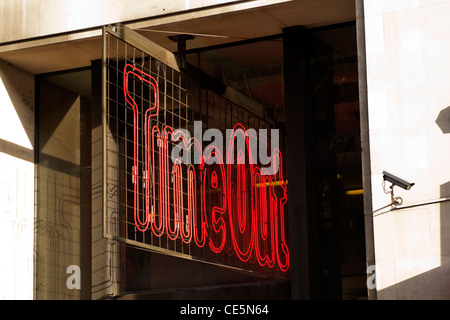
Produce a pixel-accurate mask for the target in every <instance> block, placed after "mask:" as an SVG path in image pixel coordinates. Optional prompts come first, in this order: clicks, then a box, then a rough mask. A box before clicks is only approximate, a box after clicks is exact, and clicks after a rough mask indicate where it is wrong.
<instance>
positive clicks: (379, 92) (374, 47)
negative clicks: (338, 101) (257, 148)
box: [363, 0, 450, 299]
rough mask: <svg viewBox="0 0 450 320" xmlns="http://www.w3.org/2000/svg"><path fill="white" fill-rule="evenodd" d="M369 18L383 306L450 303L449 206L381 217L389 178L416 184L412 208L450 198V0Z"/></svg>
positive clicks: (406, 0) (370, 3) (374, 6)
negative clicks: (386, 303)
mask: <svg viewBox="0 0 450 320" xmlns="http://www.w3.org/2000/svg"><path fill="white" fill-rule="evenodd" d="M364 11H365V16H364V20H365V38H366V62H367V99H368V115H369V123H368V126H369V139H370V167H371V186H372V208H373V211H374V213H373V227H374V245H375V260H376V285H377V298H378V299H449V298H450V287H449V286H448V279H449V278H448V277H449V276H450V259H449V258H450V242H449V240H450V233H449V227H450V202H448V201H444V202H439V203H436V204H429V205H418V206H414V207H409V208H406V209H404V210H397V211H392V210H390V208H386V209H382V210H378V209H380V208H382V207H384V206H386V205H387V204H389V203H390V195H389V194H386V193H385V192H384V189H383V185H382V182H383V179H382V172H383V170H386V171H388V172H391V173H393V174H395V175H397V176H400V177H403V178H404V179H406V180H409V181H412V182H414V183H415V186H413V188H412V189H411V190H409V191H405V190H403V189H401V188H398V187H396V188H395V189H394V190H395V196H400V197H402V199H403V206H409V205H413V204H417V203H420V202H423V201H430V200H436V199H441V198H445V197H450V167H449V166H448V163H449V162H448V161H449V159H450V107H449V106H450V59H449V57H450V19H449V13H450V1H449V0H440V1H436V0H435V1H433V0H396V1H388V0H382V1H380V0H365V1H364ZM363 147H364V146H363ZM385 187H386V189H389V187H390V184H389V183H387V184H386V186H385ZM366 214H367V212H366Z"/></svg>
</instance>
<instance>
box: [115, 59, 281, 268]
mask: <svg viewBox="0 0 450 320" xmlns="http://www.w3.org/2000/svg"><path fill="white" fill-rule="evenodd" d="M130 76H133V77H135V79H138V80H139V81H140V82H142V83H144V84H146V85H148V86H149V88H151V91H153V106H150V107H149V108H148V109H147V110H146V111H145V114H144V116H143V119H144V120H143V121H144V123H143V129H144V130H143V133H144V138H143V140H144V141H139V128H141V127H142V125H141V124H140V123H139V110H138V105H137V103H136V101H135V100H134V99H133V98H132V94H131V93H130V91H129V79H130ZM123 84H124V86H123V90H124V96H125V100H126V103H127V106H130V107H131V109H132V110H133V139H134V140H133V170H132V177H133V179H132V181H133V194H134V209H133V210H134V222H135V226H136V228H137V229H138V230H139V231H141V232H144V231H146V230H147V229H149V228H150V229H151V231H152V233H153V234H154V235H155V236H157V237H161V236H162V235H166V236H167V237H168V238H169V239H170V240H177V239H181V240H182V241H183V242H184V243H191V242H194V243H195V244H196V245H197V246H198V247H205V246H206V245H207V246H208V247H209V249H210V250H211V251H212V252H214V253H216V254H219V253H221V252H222V251H225V250H228V251H229V250H231V251H232V252H233V253H234V254H235V255H236V256H237V257H238V258H239V259H240V260H241V261H243V262H247V261H251V260H252V258H253V259H254V260H256V261H257V262H258V264H259V265H260V266H262V267H264V266H267V267H269V268H273V267H274V266H275V265H277V266H278V267H279V268H280V269H281V270H282V271H287V270H288V269H289V249H288V245H287V243H286V232H285V216H284V207H285V204H286V200H287V190H286V183H285V181H284V179H283V174H282V172H283V170H282V155H281V152H280V150H279V149H277V148H276V149H275V150H273V154H272V155H271V156H272V158H273V159H274V160H275V163H276V164H277V165H276V166H273V168H272V170H273V172H271V174H269V175H267V174H265V175H263V174H262V173H261V169H260V168H259V167H258V166H257V165H255V164H253V163H254V161H253V157H254V156H255V155H253V154H252V153H251V148H250V146H249V137H248V135H247V134H246V130H245V128H244V126H243V125H241V124H236V125H235V127H234V128H233V131H232V134H231V136H230V138H229V139H230V140H229V141H228V142H229V143H228V144H227V146H228V148H229V149H228V152H227V155H228V158H227V159H224V158H223V155H222V154H221V151H220V150H218V149H217V148H216V147H214V146H212V145H210V146H208V147H207V148H206V149H205V154H206V155H209V156H205V157H208V158H206V160H208V159H209V157H212V156H214V157H215V159H216V160H217V161H218V163H217V162H216V163H215V164H214V165H210V166H207V165H206V164H205V159H204V158H203V157H204V156H203V150H201V143H200V142H199V141H198V140H197V139H196V138H190V137H189V138H188V137H187V136H186V135H185V134H184V132H182V131H180V130H174V129H173V128H172V127H170V126H165V127H163V128H159V127H158V126H156V125H154V126H151V119H152V118H153V117H155V116H156V115H157V114H158V112H159V89H158V82H157V81H156V79H155V78H153V77H152V76H151V75H149V74H147V73H144V72H142V71H141V70H138V69H137V68H135V67H134V66H132V65H130V64H127V65H125V68H124V74H123ZM237 136H241V137H242V138H244V139H245V145H246V151H247V152H246V153H245V154H247V155H248V156H247V157H248V160H249V161H248V162H245V159H244V158H245V155H244V152H242V151H239V150H238V152H237V154H236V158H237V160H238V161H237V164H231V163H235V161H233V160H235V159H231V158H230V157H232V156H231V155H233V154H234V153H233V152H231V151H232V150H233V148H234V141H235V138H236V137H237ZM175 141H180V142H182V143H183V145H184V146H185V148H186V149H195V150H196V151H197V152H196V154H197V155H198V159H196V160H197V162H196V163H198V164H197V165H195V166H194V165H192V164H189V165H182V163H181V162H180V161H179V160H175V161H174V163H173V166H172V167H171V162H172V160H171V157H170V155H169V149H170V148H169V143H172V142H175ZM140 144H142V145H143V147H144V150H143V151H144V152H143V154H144V156H140V152H142V150H141V151H140V150H139V145H140ZM233 157H234V156H233ZM141 158H142V159H141ZM140 162H143V163H144V164H143V168H142V173H140V170H139V163H140ZM242 163H248V164H242ZM275 182H277V184H276V185H275ZM141 185H142V186H143V187H142V192H141V190H140V189H141V187H140V186H141ZM276 188H279V189H278V190H276ZM171 191H172V195H171V194H170V192H171ZM280 191H281V192H280ZM198 193H199V194H198ZM211 194H214V195H215V196H214V198H213V197H212V196H211ZM280 194H281V196H280ZM141 195H143V197H144V199H145V201H144V203H145V205H144V208H142V209H141V208H140V201H141V200H140V196H141ZM207 201H208V202H211V203H208V204H209V206H207ZM171 206H172V207H173V210H171ZM207 207H208V208H211V209H210V212H207V210H206V208H207ZM141 215H143V217H141Z"/></svg>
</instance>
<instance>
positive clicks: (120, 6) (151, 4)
mask: <svg viewBox="0 0 450 320" xmlns="http://www.w3.org/2000/svg"><path fill="white" fill-rule="evenodd" d="M234 2H235V3H239V2H254V3H258V4H260V3H261V4H264V3H266V2H270V3H272V2H274V1H248V0H247V1H242V0H171V1H167V0H67V1H60V0H27V1H17V0H2V1H0V29H1V30H2V33H1V34H0V43H2V42H9V41H16V40H22V39H27V38H35V37H42V36H48V35H52V34H57V33H63V32H71V31H76V30H81V29H86V28H93V27H98V26H102V25H107V24H113V23H117V22H125V21H132V20H137V19H142V18H147V17H157V16H161V17H164V16H167V15H171V14H174V13H177V12H182V11H186V10H198V9H202V8H207V7H211V6H215V5H222V4H230V3H234ZM3 17H7V18H3Z"/></svg>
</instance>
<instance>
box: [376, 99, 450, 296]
mask: <svg viewBox="0 0 450 320" xmlns="http://www.w3.org/2000/svg"><path fill="white" fill-rule="evenodd" d="M436 125H437V126H439V128H440V129H441V131H442V133H443V134H449V133H450V106H449V107H446V108H445V109H442V110H441V112H440V113H439V115H438V117H437V119H436ZM440 197H441V198H447V197H450V181H449V182H446V183H444V184H442V185H441V186H440ZM439 205H440V212H439V213H440V218H439V222H440V223H439V232H440V247H441V251H440V259H441V261H440V266H439V267H437V268H434V269H432V270H430V271H427V272H424V273H422V274H420V275H417V276H415V277H412V278H409V279H407V280H404V281H402V282H399V283H396V284H395V285H393V286H390V287H387V288H384V289H381V290H378V297H379V298H382V299H421V300H425V299H427V300H428V299H430V300H438V299H440V300H442V299H449V298H450V232H449V230H450V201H443V202H440V203H439ZM406 214H407V213H406ZM412 249H414V248H412ZM393 272H394V271H393Z"/></svg>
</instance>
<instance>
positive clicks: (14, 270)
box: [0, 60, 35, 299]
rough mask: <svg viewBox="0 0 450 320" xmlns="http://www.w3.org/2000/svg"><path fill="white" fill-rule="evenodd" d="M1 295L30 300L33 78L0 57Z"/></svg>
mask: <svg viewBox="0 0 450 320" xmlns="http://www.w3.org/2000/svg"><path fill="white" fill-rule="evenodd" d="M0 114H1V116H0V257H1V258H0V299H33V243H34V242H33V241H34V225H35V224H34V153H33V145H34V78H33V76H32V75H31V74H28V73H26V72H24V71H22V70H20V69H17V68H15V67H13V66H10V65H8V64H7V63H5V62H3V61H1V60H0Z"/></svg>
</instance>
